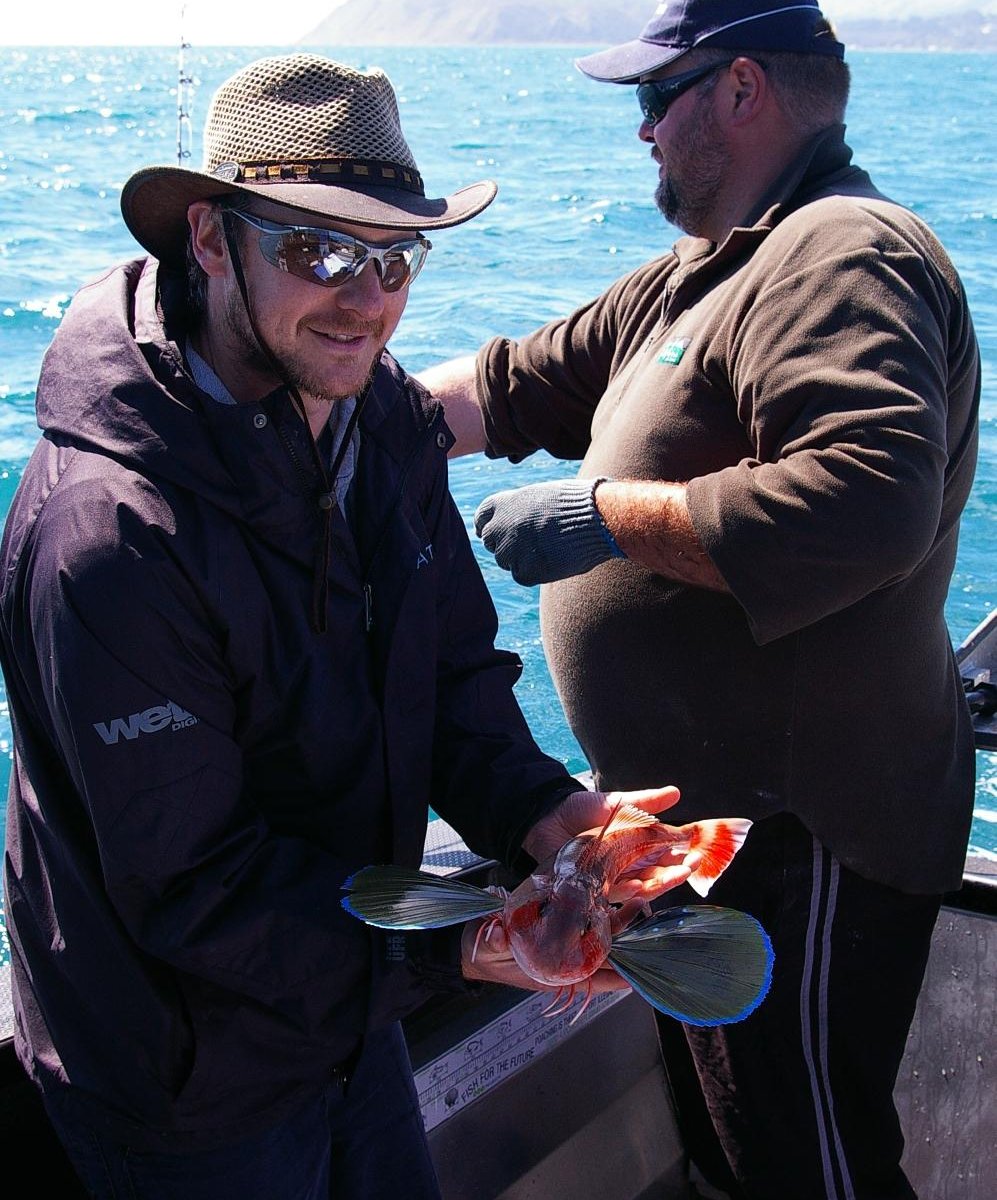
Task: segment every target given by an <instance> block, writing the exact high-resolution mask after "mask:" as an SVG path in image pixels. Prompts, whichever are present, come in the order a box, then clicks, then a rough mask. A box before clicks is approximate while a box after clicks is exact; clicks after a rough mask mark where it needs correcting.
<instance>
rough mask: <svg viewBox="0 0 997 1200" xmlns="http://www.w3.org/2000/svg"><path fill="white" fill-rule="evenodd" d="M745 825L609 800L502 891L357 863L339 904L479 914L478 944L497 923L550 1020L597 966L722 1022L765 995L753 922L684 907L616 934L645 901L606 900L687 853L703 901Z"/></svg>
mask: <svg viewBox="0 0 997 1200" xmlns="http://www.w3.org/2000/svg"><path fill="white" fill-rule="evenodd" d="M750 827H751V822H750V821H748V820H743V819H739V818H724V819H717V820H710V821H697V822H694V823H692V824H689V825H682V826H678V827H676V826H673V825H666V824H664V822H662V821H659V820H658V819H657V817H655V816H653V815H651V814H649V813H645V812H643V811H642V810H641V809H637V808H633V807H630V806H618V808H617V809H616V810H614V812H613V813H612V814H611V816H610V818H609V820H608V821H607V822H606V824H605V825H604V826H603V827H602V829H599V830H592V831H590V832H588V833H583V834H580V835H579V836H577V837H574V838H572V839H571V840H570V841H568V842H566V843H565V844H564V845H563V846H562V847H561V849H560V850H558V851H557V853H556V854H554V855H552V856H551V857H550V858H549V859H548V860H547V861H546V862H545V863H542V864H540V865H539V866H538V867H537V869H536V870H535V871H534V872H533V873H532V874H531V875H530V876H529V877H528V878H527V879H525V880H523V882H522V883H521V884H519V886H518V887H516V888H515V889H514V890H513V891H511V892H508V893H507V892H505V891H503V890H502V889H497V888H487V889H485V888H478V887H474V886H472V885H470V884H466V883H462V882H461V881H459V880H453V879H442V878H440V877H439V876H436V875H431V874H428V873H426V872H423V871H412V870H409V869H406V868H400V867H392V866H381V867H366V868H364V869H363V870H362V871H358V872H357V873H356V874H355V875H354V876H352V877H351V878H350V879H348V880H347V881H346V883H345V884H344V888H345V890H347V891H348V892H349V893H350V894H349V895H348V896H346V897H345V898H344V900H343V905H344V907H345V908H346V909H347V911H348V912H350V913H352V914H353V916H355V917H358V918H360V920H362V921H365V922H366V923H367V924H369V925H375V926H378V927H380V928H386V929H432V928H439V927H441V926H444V925H451V924H456V923H458V922H462V921H467V920H470V919H472V918H474V917H486V918H487V920H486V921H485V922H484V923H483V924H482V926H481V929H480V930H479V933H478V942H480V939H481V938H482V937H484V938H486V939H487V938H488V937H489V936H491V934H492V932H493V931H494V929H495V927H496V926H501V927H502V930H503V931H504V934H505V937H506V939H507V941H508V944H509V949H510V951H511V953H512V956H513V958H514V959H515V960H516V962H517V964H518V965H519V967H520V969H521V970H522V971H523V972H524V974H526V975H528V976H529V977H530V978H531V979H533V980H535V981H536V982H537V983H541V984H544V985H545V986H547V987H552V988H557V989H558V995H557V996H555V998H554V1002H553V1004H552V1005H551V1006H550V1008H549V1009H548V1010H547V1011H548V1013H549V1014H551V1015H554V1014H555V1013H558V1012H562V1011H564V1010H565V1009H566V1008H568V1007H570V1005H571V1004H572V1002H573V1001H574V998H575V994H576V990H577V988H578V985H579V984H582V983H584V984H585V988H584V993H585V1000H584V1003H583V1004H582V1008H581V1009H580V1010H579V1012H578V1013H577V1014H576V1019H577V1016H580V1015H581V1012H582V1011H584V1008H585V1006H586V1005H587V1003H588V1001H589V999H590V997H591V977H592V975H593V974H594V973H595V972H596V971H597V970H598V969H599V968H600V967H602V966H604V965H606V964H607V962H608V964H609V965H610V966H612V967H613V968H614V969H615V970H616V971H617V973H618V974H620V975H621V976H623V978H624V979H626V980H627V982H628V983H630V984H631V986H632V987H633V988H634V989H635V990H636V991H638V992H639V993H640V994H641V995H642V996H643V997H644V998H645V999H646V1000H647V1001H648V1002H649V1003H650V1004H652V1005H653V1006H654V1007H655V1008H657V1009H659V1010H660V1011H662V1012H667V1013H669V1014H671V1015H673V1016H676V1017H678V1018H679V1019H681V1020H684V1021H688V1022H690V1023H692V1024H701V1025H718V1024H726V1023H728V1022H731V1021H737V1020H741V1019H742V1018H743V1017H745V1016H747V1015H748V1013H750V1012H751V1011H753V1010H754V1008H756V1007H757V1005H758V1004H759V1003H760V1002H761V1000H762V998H763V997H764V995H765V993H766V992H767V990H768V986H769V982H770V979H771V968H772V948H771V943H770V942H769V939H768V936H767V935H766V934H765V931H764V930H763V929H762V928H761V926H760V925H759V924H758V922H757V921H756V920H755V919H754V918H753V917H750V916H748V915H747V914H746V913H741V912H738V911H737V910H735V909H729V908H717V907H713V906H708V905H688V906H684V907H680V908H674V909H669V910H668V911H667V912H664V913H660V914H658V915H652V916H650V917H649V918H648V919H647V920H645V921H643V922H641V923H640V924H639V925H636V926H633V927H632V928H629V929H628V928H627V927H628V925H629V924H630V922H631V921H632V920H633V919H634V917H635V916H636V915H637V914H638V912H640V911H641V910H643V911H645V912H647V911H649V910H648V908H647V906H646V905H645V904H643V902H642V901H640V900H631V901H628V902H627V903H625V904H623V905H621V906H615V905H612V904H611V903H610V901H609V898H608V897H609V893H610V891H611V889H612V887H613V885H614V884H615V883H616V882H617V880H619V879H620V878H621V877H622V876H624V875H625V874H626V873H627V872H628V871H633V870H635V869H637V868H639V867H640V866H643V865H648V864H650V863H653V862H657V861H659V860H660V859H661V857H662V854H663V852H664V851H667V850H670V851H671V854H672V856H673V857H674V858H676V860H680V859H683V858H685V856H686V855H688V854H689V853H690V851H695V852H696V853H697V855H698V856H699V858H698V862H697V864H696V866H695V868H694V870H693V872H692V874H691V875H690V876H689V879H688V882H689V884H690V885H691V886H692V887H693V888H694V889H695V890H696V891H697V892H698V893H699V894H700V895H701V896H705V895H706V894H707V893H708V891H709V889H710V887H711V886H712V885H713V883H715V882H716V880H717V879H718V878H719V876H720V875H721V874H722V873H723V871H724V870H726V868H727V867H728V866H729V865H730V863H731V861H732V860H733V858H734V856H735V854H736V853H737V851H738V850H739V849H740V847H741V845H742V844H743V843H744V839H745V837H746V836H747V833H748V830H749V829H750ZM477 945H478V943H477V942H476V946H475V949H476V950H477ZM680 949H681V953H677V951H679V950H680ZM559 999H563V1003H561V1004H560V1005H559Z"/></svg>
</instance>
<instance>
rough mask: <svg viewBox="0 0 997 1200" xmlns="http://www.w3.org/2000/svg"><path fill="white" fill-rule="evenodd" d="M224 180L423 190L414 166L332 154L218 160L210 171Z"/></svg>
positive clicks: (419, 193)
mask: <svg viewBox="0 0 997 1200" xmlns="http://www.w3.org/2000/svg"><path fill="white" fill-rule="evenodd" d="M211 174H212V175H214V176H215V178H216V179H221V180H224V182H225V183H257V184H259V183H333V184H335V183H341V184H366V185H367V186H368V187H371V186H372V187H396V188H402V189H404V190H405V191H407V192H414V193H415V194H416V195H418V196H424V195H425V194H426V191H425V188H424V187H423V183H422V176H421V175H420V174H419V172H418V171H417V170H416V169H415V168H414V167H404V166H401V165H400V164H398V163H392V162H382V161H380V160H378V159H374V158H331V159H321V160H317V161H316V160H312V161H310V162H290V163H272V162H254V163H235V162H223V163H219V164H218V165H217V166H216V167H215V168H214V170H213V171H212V172H211Z"/></svg>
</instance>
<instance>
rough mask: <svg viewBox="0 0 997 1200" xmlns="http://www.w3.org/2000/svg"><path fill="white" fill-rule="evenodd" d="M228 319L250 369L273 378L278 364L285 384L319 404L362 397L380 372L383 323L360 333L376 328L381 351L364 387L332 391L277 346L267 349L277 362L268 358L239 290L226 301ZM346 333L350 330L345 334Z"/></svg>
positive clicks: (369, 371)
mask: <svg viewBox="0 0 997 1200" xmlns="http://www.w3.org/2000/svg"><path fill="white" fill-rule="evenodd" d="M225 319H226V321H227V323H228V326H229V329H230V330H231V332H232V334H233V335H234V338H235V340H236V341H237V343H238V345H239V347H240V349H241V350H242V352H243V354H244V356H245V360H246V366H247V367H248V368H249V369H250V370H252V371H256V372H258V373H260V374H262V375H269V376H271V377H272V376H273V373H274V362H276V364H277V366H278V367H279V369H280V372H281V377H280V382H281V383H289V384H290V385H291V386H292V387H294V388H296V389H297V391H298V392H299V393H301V395H303V396H307V397H309V398H310V399H312V400H316V401H318V402H319V403H320V404H329V405H332V404H334V403H335V402H336V401H338V400H346V399H347V398H349V397H350V396H355V395H358V394H359V393H360V392H362V391H363V389H364V388H365V387H366V386H367V384H368V383H369V382H370V380H371V379H372V378H373V376H374V372H375V371H376V370H377V365H378V363H379V362H380V361H381V351H382V350H383V348H384V347H383V345H380V334H381V332H382V326H381V323H380V322H375V323H374V326H373V327H368V328H365V329H363V330H359V329H358V330H356V332H358V333H359V332H364V333H367V332H372V331H373V328H376V330H377V333H378V335H379V336H378V344H379V345H380V349H379V350H378V352H377V353H376V354H375V355H374V356H373V360H372V361H371V364H370V367H369V369H368V371H367V373H366V375H365V377H364V380H363V382H362V384H361V385H360V387H358V388H350V389H340V390H335V391H330V390H329V388H328V386H327V385H326V384H324V383H323V382H322V381H321V380H320V379H318V378H316V376H315V375H314V374H313V373H312V372H311V371H309V369H308V368H307V366H306V365H304V364H302V363H300V362H298V361H297V360H295V359H293V358H291V357H290V356H289V355H287V354H281V353H280V352H279V351H278V350H276V349H275V348H274V347H273V346H268V347H267V349H268V350H269V351H270V353H271V354H272V355H273V361H271V359H270V358H269V357H268V356H267V354H266V352H265V351H264V350H263V348H262V347H261V346H260V343H259V340H258V339H257V337H256V334H255V333H254V332H253V327H252V324H251V323H250V320H249V315H248V313H247V312H246V306H245V304H244V303H243V300H242V296H241V294H240V293H239V292H238V291H236V290H233V291H230V292H229V293H228V295H227V297H226V302H225ZM344 332H346V331H344Z"/></svg>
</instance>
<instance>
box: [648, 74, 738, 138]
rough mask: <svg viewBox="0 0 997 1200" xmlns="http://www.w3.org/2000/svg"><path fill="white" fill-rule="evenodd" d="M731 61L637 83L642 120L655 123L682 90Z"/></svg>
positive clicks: (684, 90) (687, 88)
mask: <svg viewBox="0 0 997 1200" xmlns="http://www.w3.org/2000/svg"><path fill="white" fill-rule="evenodd" d="M733 61H734V60H733V59H731V60H730V62H723V63H711V64H710V65H709V66H707V67H697V68H696V69H695V70H694V71H686V72H684V74H682V75H673V76H672V77H671V79H651V80H648V82H647V83H639V84H637V103H638V104H639V105H640V111H641V112H642V113H643V114H644V121H645V122H646V123H647V124H648V125H657V123H658V122H659V121H660V120H661V118H662V117H663V116H664V115H665V113H666V112H668V109H669V107H670V106H671V105H672V104H674V103H675V101H676V100H677V99H678V98H679V96H681V95H682V93H683V92H687V91H688V90H689V88H691V87H693V86H694V85H695V84H697V83H699V81H700V80H701V79H705V78H706V77H707V76H708V75H712V74H714V72H716V71H723V70H724V69H725V68H726V67H729V66H730V64H731V63H732V62H733Z"/></svg>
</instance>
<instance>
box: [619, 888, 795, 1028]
mask: <svg viewBox="0 0 997 1200" xmlns="http://www.w3.org/2000/svg"><path fill="white" fill-rule="evenodd" d="M774 957H775V956H774V954H773V952H772V943H771V941H770V940H769V936H768V934H767V933H766V932H765V930H764V929H763V928H762V927H761V925H760V924H759V923H758V922H757V921H756V920H755V918H754V917H751V916H749V915H748V914H747V913H743V912H739V911H738V910H737V909H734V908H717V907H714V906H712V905H707V904H701V905H687V906H684V907H681V908H670V909H668V910H667V911H665V912H661V913H656V914H654V915H653V916H651V917H649V918H648V919H647V920H646V921H642V922H641V923H640V924H639V925H635V926H634V927H633V928H632V929H628V930H627V931H626V932H625V933H621V934H618V935H617V936H616V937H614V938H613V941H612V946H611V948H610V952H609V962H610V963H611V964H612V966H613V967H614V968H615V969H616V971H617V972H618V973H619V974H620V975H622V976H623V978H624V979H625V980H626V981H627V982H628V983H629V984H630V986H631V987H632V988H633V989H634V990H635V991H636V992H638V993H639V994H640V995H641V996H643V997H644V999H645V1000H646V1001H647V1002H648V1004H651V1005H652V1006H653V1007H654V1008H656V1009H657V1010H658V1011H659V1012H663V1013H667V1014H668V1015H669V1016H672V1017H676V1018H677V1019H678V1020H680V1021H685V1022H687V1023H688V1024H690V1025H729V1024H731V1023H732V1022H734V1021H741V1020H743V1019H744V1018H745V1017H746V1016H748V1015H749V1014H750V1013H752V1012H754V1010H755V1009H756V1008H757V1007H758V1005H759V1004H761V1002H762V1000H763V999H764V998H765V995H766V993H767V992H768V990H769V985H770V984H771V982H772V963H773V961H774Z"/></svg>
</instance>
